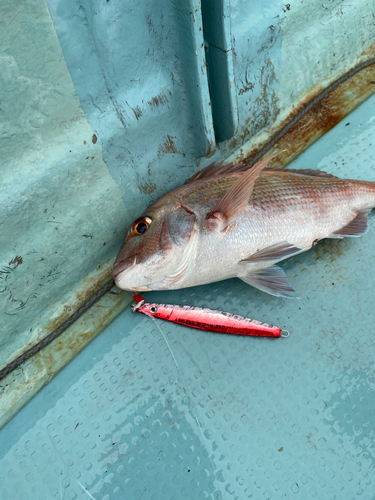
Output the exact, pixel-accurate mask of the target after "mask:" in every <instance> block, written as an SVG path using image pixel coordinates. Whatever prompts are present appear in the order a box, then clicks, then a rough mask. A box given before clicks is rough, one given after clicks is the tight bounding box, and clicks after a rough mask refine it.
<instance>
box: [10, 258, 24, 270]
mask: <svg viewBox="0 0 375 500" xmlns="http://www.w3.org/2000/svg"><path fill="white" fill-rule="evenodd" d="M22 262H23V259H22V257H21V256H18V255H16V257H14V259H12V260H11V261H10V262H9V265H10V266H12V268H13V269H16V267H18V266H19V265H20V264H22Z"/></svg>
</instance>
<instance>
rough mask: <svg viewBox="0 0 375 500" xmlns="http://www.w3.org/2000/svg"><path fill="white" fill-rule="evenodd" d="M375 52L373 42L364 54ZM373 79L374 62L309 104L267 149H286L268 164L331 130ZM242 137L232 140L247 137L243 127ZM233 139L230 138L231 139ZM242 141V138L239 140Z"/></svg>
mask: <svg viewBox="0 0 375 500" xmlns="http://www.w3.org/2000/svg"><path fill="white" fill-rule="evenodd" d="M374 53H375V44H374V45H373V46H372V47H371V48H370V49H369V50H368V51H366V52H365V53H364V54H367V57H368V56H373V55H374ZM374 79H375V65H372V66H369V67H368V68H365V69H363V70H362V71H360V72H359V73H357V74H355V75H354V76H352V77H351V78H349V79H348V80H346V82H344V83H342V84H341V85H339V86H338V87H337V88H336V89H334V90H332V91H331V92H329V93H328V94H327V95H326V96H325V97H324V98H323V99H322V100H321V101H319V102H318V103H317V104H316V105H315V106H313V107H312V108H311V110H309V111H308V112H307V113H306V114H305V115H304V116H303V117H302V118H301V119H300V120H299V121H298V122H297V123H296V124H295V125H294V126H293V127H292V128H291V129H290V130H289V131H288V132H287V133H286V134H285V135H284V136H283V137H282V138H281V139H280V140H279V141H278V142H277V143H276V144H275V146H273V148H272V149H271V150H269V151H268V152H267V155H268V154H271V153H273V152H275V151H278V150H283V149H285V150H286V151H285V152H283V153H280V154H279V155H278V156H277V157H276V158H275V159H274V160H272V161H271V163H270V167H271V168H272V167H274V168H275V167H279V168H283V167H285V166H286V165H288V164H289V163H290V162H292V161H293V160H294V159H295V158H296V157H297V156H298V155H299V154H301V153H302V151H304V150H305V149H307V148H308V147H309V146H311V144H313V143H314V142H315V141H316V140H318V139H319V138H320V137H321V136H322V135H324V134H325V133H327V132H328V131H329V130H331V129H332V128H333V127H334V126H335V125H337V124H338V123H339V122H340V121H341V120H342V119H343V118H345V116H347V115H348V114H349V113H350V112H352V111H353V110H354V109H355V108H356V107H357V106H359V105H360V104H362V102H363V101H365V100H366V99H368V98H369V97H370V96H371V95H372V94H374V93H375V88H374V86H373V85H372V83H371V82H372V81H374ZM322 90H323V88H322V87H320V86H316V87H314V89H313V90H312V91H311V92H310V94H309V95H308V96H307V97H306V98H305V99H304V100H302V101H301V102H300V103H299V104H298V106H296V107H295V108H294V109H293V111H292V112H291V113H290V115H289V116H288V117H287V118H286V119H285V120H284V121H283V122H281V123H280V125H279V127H278V130H276V131H275V132H274V134H273V135H275V134H276V133H277V132H278V131H279V130H281V129H282V127H283V126H285V125H286V124H287V123H288V122H289V121H290V120H291V119H292V118H293V117H294V116H296V115H297V113H298V112H299V111H300V110H301V109H303V108H304V107H305V106H306V105H307V104H309V103H310V102H311V100H312V99H313V98H314V97H316V96H317V95H318V94H319V93H320V92H321V91H322ZM242 136H243V137H239V139H236V140H234V142H235V143H236V144H234V145H237V143H241V141H243V139H244V138H245V137H246V130H244V131H243V133H242ZM232 142H233V140H232ZM242 143H243V142H242ZM262 146H263V144H262V145H260V146H255V147H254V148H252V149H251V150H248V151H246V154H245V155H243V156H242V155H241V156H240V157H239V158H238V159H241V160H243V161H249V160H250V159H251V157H253V156H254V155H255V154H256V153H257V152H258V151H259V150H260V149H261V147H262Z"/></svg>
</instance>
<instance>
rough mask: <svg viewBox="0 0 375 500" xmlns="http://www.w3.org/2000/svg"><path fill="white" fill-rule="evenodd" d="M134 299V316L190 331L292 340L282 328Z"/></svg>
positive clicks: (220, 314)
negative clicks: (187, 327) (174, 325)
mask: <svg viewBox="0 0 375 500" xmlns="http://www.w3.org/2000/svg"><path fill="white" fill-rule="evenodd" d="M133 299H134V300H135V301H136V304H134V305H132V311H133V312H136V311H138V312H140V313H142V314H145V315H146V316H151V317H153V318H159V319H163V320H165V321H171V322H172V323H177V324H178V325H183V326H189V327H190V328H197V329H199V330H206V331H210V332H215V333H231V334H234V335H249V336H252V337H272V338H279V337H289V332H288V331H287V330H283V329H282V328H279V327H278V326H274V325H269V324H267V323H261V322H260V321H256V320H255V319H250V318H245V317H244V316H239V315H237V314H232V313H228V312H224V311H217V310H215V309H208V308H202V307H192V306H176V305H172V304H156V303H148V302H146V301H145V299H144V298H143V297H141V296H140V295H139V294H137V295H134V297H133ZM281 332H285V334H284V335H283V334H282V333H281Z"/></svg>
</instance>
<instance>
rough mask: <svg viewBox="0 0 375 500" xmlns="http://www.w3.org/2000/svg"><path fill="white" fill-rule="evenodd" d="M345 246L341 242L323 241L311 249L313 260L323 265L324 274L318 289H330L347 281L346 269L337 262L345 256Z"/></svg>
mask: <svg viewBox="0 0 375 500" xmlns="http://www.w3.org/2000/svg"><path fill="white" fill-rule="evenodd" d="M347 244H348V243H347V242H345V243H344V242H343V241H342V240H336V239H334V240H330V239H324V240H322V241H320V242H319V243H318V244H317V245H316V246H315V247H314V248H313V255H314V259H315V260H316V261H319V262H322V264H323V265H324V272H323V274H322V275H321V276H320V279H319V282H318V284H317V287H318V288H319V287H321V288H322V289H323V290H326V289H327V288H328V289H332V287H334V286H335V285H337V284H339V283H343V282H345V281H346V280H347V276H348V268H347V267H346V266H342V265H341V264H340V260H339V257H341V256H345V255H346V254H345V251H344V249H345V247H346V245H347ZM331 264H332V265H331ZM333 276H334V277H333Z"/></svg>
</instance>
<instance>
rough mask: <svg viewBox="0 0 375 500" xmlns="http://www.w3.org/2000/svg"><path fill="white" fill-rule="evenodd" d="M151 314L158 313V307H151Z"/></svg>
mask: <svg viewBox="0 0 375 500" xmlns="http://www.w3.org/2000/svg"><path fill="white" fill-rule="evenodd" d="M150 312H152V313H156V312H158V308H157V307H156V306H151V307H150Z"/></svg>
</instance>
